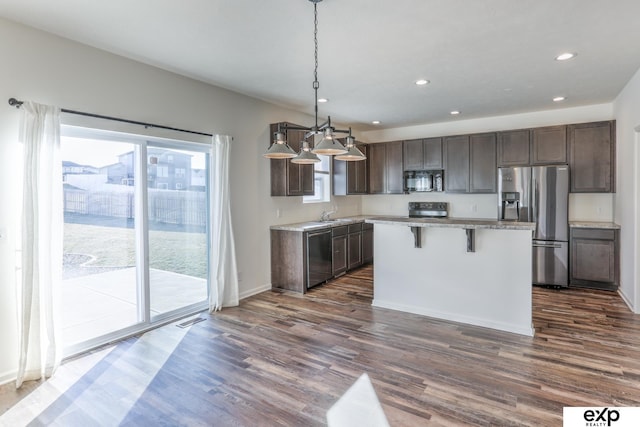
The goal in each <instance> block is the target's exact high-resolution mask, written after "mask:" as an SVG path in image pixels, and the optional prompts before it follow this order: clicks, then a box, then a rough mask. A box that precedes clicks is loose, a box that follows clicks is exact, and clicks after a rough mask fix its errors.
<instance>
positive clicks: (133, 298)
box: [61, 267, 207, 346]
mask: <svg viewBox="0 0 640 427" xmlns="http://www.w3.org/2000/svg"><path fill="white" fill-rule="evenodd" d="M136 287H137V285H136V269H135V267H130V268H124V269H119V270H112V271H108V272H104V273H97V274H90V275H86V276H80V277H75V278H72V279H67V280H63V281H62V295H61V297H62V308H63V309H62V334H63V340H64V344H65V346H68V345H72V344H76V343H79V342H82V341H86V340H88V339H91V338H95V337H98V336H101V335H104V334H107V333H109V332H113V331H115V330H118V329H122V328H125V327H127V326H131V325H134V324H135V323H137V322H138V318H137V312H138V310H137V289H136ZM150 292H151V295H150V300H151V316H152V317H153V316H154V315H158V314H161V313H167V312H169V311H172V310H175V309H178V308H182V307H185V306H188V305H190V304H194V303H197V302H202V301H205V300H206V299H207V281H206V280H205V279H201V278H197V277H191V276H186V275H183V274H177V273H173V272H170V271H163V270H157V269H151V270H150Z"/></svg>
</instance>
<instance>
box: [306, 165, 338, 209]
mask: <svg viewBox="0 0 640 427" xmlns="http://www.w3.org/2000/svg"><path fill="white" fill-rule="evenodd" d="M318 157H319V158H320V160H321V161H320V162H318V163H314V164H313V171H314V174H313V196H303V197H302V202H303V203H319V202H329V201H331V156H321V155H319V156H318Z"/></svg>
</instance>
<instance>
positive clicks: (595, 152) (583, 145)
mask: <svg viewBox="0 0 640 427" xmlns="http://www.w3.org/2000/svg"><path fill="white" fill-rule="evenodd" d="M568 133H569V168H570V170H571V192H572V193H612V192H615V158H616V156H615V154H616V153H615V140H616V135H615V121H606V122H594V123H581V124H575V125H569V128H568Z"/></svg>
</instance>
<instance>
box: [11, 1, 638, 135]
mask: <svg viewBox="0 0 640 427" xmlns="http://www.w3.org/2000/svg"><path fill="white" fill-rule="evenodd" d="M0 16H3V17H5V18H7V19H10V20H14V21H17V22H21V23H24V24H26V25H30V26H33V27H36V28H39V29H42V30H45V31H48V32H51V33H54V34H58V35H60V36H63V37H67V38H69V39H72V40H76V41H78V42H81V43H84V44H87V45H90V46H95V47H97V48H100V49H104V50H106V51H109V52H113V53H116V54H119V55H122V56H125V57H129V58H133V59H135V60H138V61H142V62H145V63H148V64H151V65H154V66H157V67H160V68H163V69H166V70H170V71H173V72H175V73H179V74H182V75H185V76H189V77H192V78H194V79H197V80H201V81H204V82H207V83H211V84H214V85H217V86H221V87H224V88H227V89H230V90H233V91H236V92H240V93H244V94H247V95H250V96H253V97H256V98H260V99H263V100H266V101H269V102H272V103H275V104H278V105H281V106H285V107H288V108H292V109H295V110H299V111H303V112H306V113H309V114H313V99H314V98H313V88H312V82H313V64H314V61H313V47H314V46H313V4H312V3H311V2H310V1H308V0H268V1H267V0H189V1H175V0H136V1H131V0H109V1H101V0H94V1H87V0H56V1H51V0H0ZM318 20H319V29H318V39H319V76H318V77H319V81H320V89H319V96H320V97H326V98H328V99H329V102H328V103H326V104H320V115H321V116H322V117H324V116H326V115H331V116H332V119H333V120H334V121H338V122H342V123H348V124H351V125H353V126H355V127H358V128H361V129H371V128H374V126H373V125H371V122H372V121H373V120H380V121H381V124H380V125H378V127H384V128H391V127H400V126H408V125H412V124H421V123H435V122H443V121H450V120H462V119H468V118H478V117H488V116H496V115H503V114H513V113H521V112H530V111H537V110H548V109H554V108H566V107H574V106H580V105H589V104H597V103H607V102H611V101H612V100H613V99H614V98H615V97H616V96H617V94H618V93H619V92H620V91H621V90H622V88H623V87H624V85H625V84H626V83H627V82H628V81H629V79H630V78H631V77H632V76H633V74H634V73H635V72H636V71H637V70H638V68H640V1H638V0H616V1H611V2H603V1H602V0H521V1H514V0H483V1H478V0H446V1H445V0H394V1H389V0H368V1H364V0H324V1H322V2H321V3H319V4H318ZM562 52H576V53H577V56H576V57H575V58H574V59H571V60H569V61H564V62H560V61H556V60H554V58H555V56H556V55H558V54H560V53H562ZM420 78H425V79H428V80H430V83H429V84H428V85H426V86H416V85H415V84H414V82H415V81H416V80H417V79H420ZM555 96H565V97H566V98H567V99H566V100H565V101H562V102H559V103H554V102H553V101H552V98H553V97H555ZM452 110H459V111H461V114H460V115H458V116H451V115H450V111H452Z"/></svg>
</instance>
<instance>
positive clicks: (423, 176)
mask: <svg viewBox="0 0 640 427" xmlns="http://www.w3.org/2000/svg"><path fill="white" fill-rule="evenodd" d="M404 191H405V192H407V193H413V192H427V191H444V172H443V171H442V170H424V171H405V172H404Z"/></svg>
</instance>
